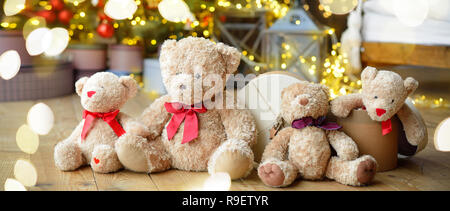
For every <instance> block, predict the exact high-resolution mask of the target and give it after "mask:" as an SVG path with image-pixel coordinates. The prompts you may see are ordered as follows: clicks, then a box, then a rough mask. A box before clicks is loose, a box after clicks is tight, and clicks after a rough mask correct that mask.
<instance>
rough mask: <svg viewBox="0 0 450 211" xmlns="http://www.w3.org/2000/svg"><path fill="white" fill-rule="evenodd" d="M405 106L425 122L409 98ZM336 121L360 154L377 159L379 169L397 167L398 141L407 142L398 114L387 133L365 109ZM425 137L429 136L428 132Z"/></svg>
mask: <svg viewBox="0 0 450 211" xmlns="http://www.w3.org/2000/svg"><path fill="white" fill-rule="evenodd" d="M405 106H408V107H409V108H410V109H411V110H412V111H413V113H414V115H416V116H417V117H418V119H419V121H422V122H423V118H422V117H421V115H420V113H419V111H417V109H416V108H415V107H414V105H413V104H412V103H411V102H410V101H409V100H407V101H406V103H405ZM336 121H337V123H338V124H339V125H341V126H342V129H341V130H342V131H344V132H345V133H346V134H347V135H348V136H350V137H351V138H352V139H353V141H355V142H356V144H357V145H358V148H359V154H360V155H364V154H368V155H372V156H373V157H374V158H375V159H376V160H377V163H378V171H388V170H392V169H395V168H396V167H397V160H398V156H399V155H398V143H406V142H407V140H406V134H405V131H404V130H403V126H402V123H401V121H400V120H399V119H398V117H397V115H395V116H394V117H392V118H391V123H392V131H391V132H390V133H388V134H386V135H383V134H382V132H381V130H382V128H381V122H377V121H374V120H372V119H371V118H370V117H369V115H368V114H367V111H366V110H363V109H357V110H353V111H352V112H351V113H350V115H349V116H348V117H347V118H336ZM425 138H428V135H427V134H425ZM423 143H426V142H423Z"/></svg>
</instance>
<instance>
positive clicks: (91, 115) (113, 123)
mask: <svg viewBox="0 0 450 211" xmlns="http://www.w3.org/2000/svg"><path fill="white" fill-rule="evenodd" d="M117 114H119V110H115V111H112V112H108V113H97V112H90V111H86V110H84V111H83V119H84V125H83V130H82V131H81V140H85V139H86V136H87V133H88V132H89V129H90V128H91V125H92V122H93V121H94V119H95V118H100V119H102V120H103V121H105V122H106V123H108V125H109V126H110V127H111V128H112V129H113V131H114V132H115V133H116V135H117V136H119V137H120V136H122V135H123V134H125V130H124V129H123V128H122V126H121V125H120V124H119V122H118V121H117V120H116V116H117Z"/></svg>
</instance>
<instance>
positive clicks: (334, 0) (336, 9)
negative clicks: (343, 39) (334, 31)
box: [320, 0, 358, 15]
mask: <svg viewBox="0 0 450 211" xmlns="http://www.w3.org/2000/svg"><path fill="white" fill-rule="evenodd" d="M320 4H322V5H323V9H324V10H325V11H327V12H331V13H333V14H336V15H343V14H347V13H349V12H351V11H352V10H353V9H355V7H356V6H357V5H358V0H320Z"/></svg>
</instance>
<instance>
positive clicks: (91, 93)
mask: <svg viewBox="0 0 450 211" xmlns="http://www.w3.org/2000/svg"><path fill="white" fill-rule="evenodd" d="M94 94H95V91H89V92H87V96H88V97H92V95H94Z"/></svg>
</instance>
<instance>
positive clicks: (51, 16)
mask: <svg viewBox="0 0 450 211" xmlns="http://www.w3.org/2000/svg"><path fill="white" fill-rule="evenodd" d="M36 15H37V16H41V17H43V18H45V21H47V23H53V22H54V21H55V20H56V14H55V13H54V12H53V11H51V10H41V11H38V12H36Z"/></svg>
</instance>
